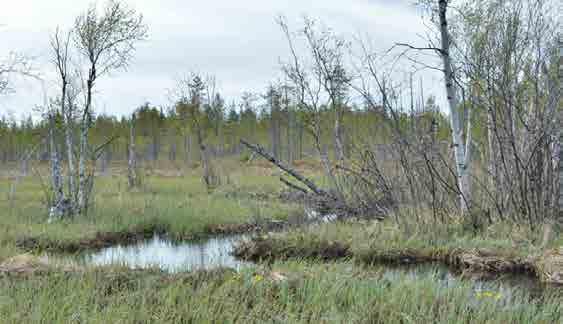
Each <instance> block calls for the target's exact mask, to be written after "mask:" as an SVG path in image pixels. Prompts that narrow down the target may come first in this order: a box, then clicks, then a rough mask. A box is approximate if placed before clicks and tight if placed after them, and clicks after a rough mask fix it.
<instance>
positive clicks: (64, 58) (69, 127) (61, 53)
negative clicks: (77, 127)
mask: <svg viewBox="0 0 563 324" xmlns="http://www.w3.org/2000/svg"><path fill="white" fill-rule="evenodd" d="M71 37H72V32H71V31H69V32H66V33H64V32H63V31H62V30H61V29H60V28H58V27H57V29H56V30H55V32H54V34H53V35H52V36H51V40H50V45H51V62H52V64H53V65H54V66H55V69H56V71H57V73H58V77H59V82H60V97H59V100H58V103H59V106H60V113H61V116H62V118H63V129H64V138H65V146H66V155H67V167H68V176H67V178H68V199H69V206H68V207H69V210H68V211H65V212H69V213H70V214H72V213H73V211H74V209H75V207H76V200H75V198H76V167H75V156H74V139H73V129H74V128H73V126H74V115H75V110H76V105H75V104H74V103H75V99H76V97H77V95H78V94H77V91H76V87H72V84H71V83H72V81H73V80H71V75H70V74H71V72H70V70H71ZM69 87H70V89H69ZM53 181H54V179H53Z"/></svg>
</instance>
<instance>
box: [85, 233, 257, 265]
mask: <svg viewBox="0 0 563 324" xmlns="http://www.w3.org/2000/svg"><path fill="white" fill-rule="evenodd" d="M243 238H244V236H241V235H237V236H224V237H215V238H211V239H208V240H205V241H197V242H189V243H187V242H185V243H175V242H172V241H170V240H169V239H167V238H165V237H162V236H158V235H157V236H154V237H153V238H152V239H150V240H147V241H142V242H139V243H137V244H135V245H127V246H122V245H116V246H112V247H109V248H105V249H103V250H100V251H95V252H90V253H86V254H82V255H80V256H78V258H79V259H80V261H81V263H86V264H89V265H94V266H104V265H123V266H127V267H130V268H133V269H145V268H160V269H161V270H164V271H168V272H180V271H189V270H199V269H212V268H218V267H229V268H234V269H237V270H238V269H239V268H240V267H241V266H244V265H245V264H247V263H246V262H243V261H240V260H237V259H235V257H233V256H232V255H231V252H232V250H233V245H234V244H235V243H236V242H238V241H239V240H241V239H243Z"/></svg>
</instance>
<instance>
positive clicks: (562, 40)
mask: <svg viewBox="0 0 563 324" xmlns="http://www.w3.org/2000/svg"><path fill="white" fill-rule="evenodd" d="M561 10H563V4H562V3H560V4H559V11H560V12H561ZM559 20H561V18H559ZM562 29H563V25H561V21H559V94H561V91H562V90H563V60H562V57H563V31H562ZM558 100H561V99H559V98H558ZM559 102H560V101H559ZM559 102H558V105H559ZM560 108H561V107H559V111H558V114H557V116H558V117H559V121H558V123H557V125H558V126H559V143H558V144H559V188H557V189H558V190H559V192H558V197H559V215H558V216H557V225H558V227H559V229H560V230H561V229H563V190H562V188H561V187H562V186H563V148H562V147H561V143H563V131H561V129H562V128H563V110H562V109H560Z"/></svg>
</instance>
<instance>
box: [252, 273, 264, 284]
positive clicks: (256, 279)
mask: <svg viewBox="0 0 563 324" xmlns="http://www.w3.org/2000/svg"><path fill="white" fill-rule="evenodd" d="M262 280H264V277H263V276H261V275H259V274H257V275H255V276H254V282H255V283H257V282H260V281H262Z"/></svg>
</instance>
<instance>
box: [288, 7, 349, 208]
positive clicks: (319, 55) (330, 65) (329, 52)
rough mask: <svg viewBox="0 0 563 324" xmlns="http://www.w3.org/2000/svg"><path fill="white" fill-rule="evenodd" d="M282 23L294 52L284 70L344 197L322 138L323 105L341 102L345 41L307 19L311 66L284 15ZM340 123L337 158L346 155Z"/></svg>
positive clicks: (329, 173) (337, 190) (335, 186)
mask: <svg viewBox="0 0 563 324" xmlns="http://www.w3.org/2000/svg"><path fill="white" fill-rule="evenodd" d="M278 24H279V25H280V27H281V29H282V31H283V32H284V34H285V36H286V38H287V40H288V44H289V48H290V53H291V60H290V62H291V63H287V64H284V65H283V66H282V69H283V72H284V73H285V75H286V77H287V78H288V80H289V82H291V84H292V86H293V88H294V90H295V94H296V97H297V102H298V107H299V109H301V110H303V111H304V112H305V113H306V114H307V116H308V118H307V120H306V123H307V126H308V130H309V132H310V134H311V135H312V137H313V139H314V142H315V146H316V148H317V151H318V152H319V155H320V157H321V162H322V164H323V167H324V169H325V174H326V175H327V177H328V178H329V180H330V182H331V185H332V189H333V190H334V191H335V193H336V196H337V197H338V199H339V200H341V201H344V196H343V193H342V188H341V187H340V184H339V182H338V179H337V177H336V174H335V172H334V168H333V166H332V163H331V160H330V158H329V154H328V152H327V151H326V149H324V147H323V144H322V142H321V139H322V137H323V136H322V129H323V128H322V120H321V112H322V109H323V107H328V106H331V105H332V106H333V107H335V103H337V102H338V101H337V98H338V91H339V89H340V85H339V82H342V75H343V72H342V71H343V70H342V65H341V56H340V55H341V54H340V52H339V50H340V47H341V42H340V41H338V40H335V39H334V38H332V37H331V36H329V35H330V34H326V35H325V34H323V35H324V36H323V37H317V36H316V34H315V32H314V23H313V22H312V21H311V20H309V19H305V30H304V32H303V34H304V36H305V39H306V43H307V45H308V46H309V51H310V53H309V54H311V56H312V59H311V61H312V63H311V64H312V66H307V65H306V64H307V63H306V62H307V60H305V59H304V58H302V57H300V56H299V55H298V53H297V51H296V48H295V45H294V37H293V35H292V33H291V32H290V30H289V27H288V25H287V23H286V21H285V20H284V18H283V17H280V18H279V20H278ZM333 42H335V43H333ZM337 85H338V86H337ZM336 117H337V119H338V118H339V115H338V114H337V116H336ZM339 125H340V122H339V121H337V122H336V124H335V126H336V127H335V128H336V132H335V135H336V136H335V143H336V144H337V145H336V146H337V147H336V151H337V159H341V158H342V157H343V151H342V150H341V148H342V146H341V145H340V144H342V141H341V139H340V137H339V136H340V135H339V134H340V128H339V127H340V126H339ZM341 153H342V154H341Z"/></svg>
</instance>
